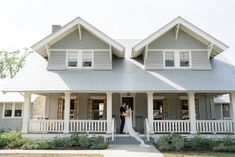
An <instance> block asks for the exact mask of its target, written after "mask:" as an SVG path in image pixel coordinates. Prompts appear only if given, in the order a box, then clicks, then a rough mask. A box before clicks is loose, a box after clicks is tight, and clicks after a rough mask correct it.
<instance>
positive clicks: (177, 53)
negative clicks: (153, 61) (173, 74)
mask: <svg viewBox="0 0 235 157" xmlns="http://www.w3.org/2000/svg"><path fill="white" fill-rule="evenodd" d="M158 51H162V52H163V65H164V68H165V69H191V68H192V55H191V54H192V53H191V51H192V50H188V49H179V50H175V49H169V50H158ZM166 52H174V67H167V66H166V63H165V62H166V61H165V58H166V57H165V54H166ZM180 52H188V53H189V66H188V67H181V66H180Z"/></svg>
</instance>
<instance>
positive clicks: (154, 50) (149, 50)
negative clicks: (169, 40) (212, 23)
mask: <svg viewBox="0 0 235 157" xmlns="http://www.w3.org/2000/svg"><path fill="white" fill-rule="evenodd" d="M148 50H149V51H175V50H178V51H207V49H148Z"/></svg>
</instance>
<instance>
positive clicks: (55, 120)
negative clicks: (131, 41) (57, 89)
mask: <svg viewBox="0 0 235 157" xmlns="http://www.w3.org/2000/svg"><path fill="white" fill-rule="evenodd" d="M219 94H221V93H193V92H190V93H153V92H148V93H111V92H107V93H68V92H66V93H64V94H63V93H54V94H48V93H47V97H48V99H47V105H46V109H45V112H46V115H47V117H45V118H44V119H32V118H31V117H30V115H31V114H30V111H31V109H30V108H31V106H30V104H29V100H30V96H31V93H25V95H24V96H25V103H24V111H23V127H22V133H25V134H30V133H33V134H69V133H74V132H80V133H96V134H109V135H110V136H111V135H114V134H116V133H119V124H120V119H119V116H120V113H119V107H120V105H121V104H122V103H123V102H126V103H128V104H130V105H131V106H132V108H133V127H134V128H135V130H136V131H138V132H140V133H141V134H145V135H148V136H149V135H150V136H154V134H155V135H156V134H165V133H182V134H197V133H200V134H227V133H235V127H234V126H235V124H234V121H235V120H234V119H235V118H234V116H233V115H235V111H234V109H235V93H231V94H230V98H231V103H230V106H229V118H228V117H227V118H224V117H222V116H220V115H219V114H220V113H221V111H220V110H219V111H218V109H220V107H218V106H215V104H213V102H212V98H213V97H214V96H216V95H219ZM72 100H73V101H72ZM71 104H73V105H71Z"/></svg>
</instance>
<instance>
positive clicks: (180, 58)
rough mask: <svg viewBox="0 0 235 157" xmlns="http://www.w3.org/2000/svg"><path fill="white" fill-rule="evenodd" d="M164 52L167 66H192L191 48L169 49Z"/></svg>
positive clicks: (165, 65)
mask: <svg viewBox="0 0 235 157" xmlns="http://www.w3.org/2000/svg"><path fill="white" fill-rule="evenodd" d="M163 53H164V67H165V68H169V69H171V68H182V69H188V68H190V67H191V51H190V50H167V51H163Z"/></svg>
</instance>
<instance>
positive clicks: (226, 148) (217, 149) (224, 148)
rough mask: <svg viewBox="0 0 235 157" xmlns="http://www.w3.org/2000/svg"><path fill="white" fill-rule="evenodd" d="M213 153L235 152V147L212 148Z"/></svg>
mask: <svg viewBox="0 0 235 157" xmlns="http://www.w3.org/2000/svg"><path fill="white" fill-rule="evenodd" d="M213 151H215V152H235V146H218V147H213Z"/></svg>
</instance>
